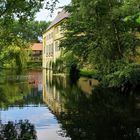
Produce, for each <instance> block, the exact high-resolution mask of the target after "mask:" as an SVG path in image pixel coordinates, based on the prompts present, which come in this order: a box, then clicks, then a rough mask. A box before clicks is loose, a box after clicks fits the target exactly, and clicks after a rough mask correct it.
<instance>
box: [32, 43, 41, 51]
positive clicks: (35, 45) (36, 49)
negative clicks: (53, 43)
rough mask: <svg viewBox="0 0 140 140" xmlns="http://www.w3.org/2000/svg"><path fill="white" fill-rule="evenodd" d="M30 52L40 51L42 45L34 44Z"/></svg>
mask: <svg viewBox="0 0 140 140" xmlns="http://www.w3.org/2000/svg"><path fill="white" fill-rule="evenodd" d="M31 49H32V51H42V50H43V44H42V43H34V44H33V45H32V47H31Z"/></svg>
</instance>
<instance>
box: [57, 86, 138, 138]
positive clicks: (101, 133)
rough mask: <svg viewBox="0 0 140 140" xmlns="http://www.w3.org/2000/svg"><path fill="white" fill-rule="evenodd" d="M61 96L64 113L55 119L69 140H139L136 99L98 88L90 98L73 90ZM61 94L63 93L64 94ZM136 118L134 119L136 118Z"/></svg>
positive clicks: (75, 89)
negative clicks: (60, 123)
mask: <svg viewBox="0 0 140 140" xmlns="http://www.w3.org/2000/svg"><path fill="white" fill-rule="evenodd" d="M66 91H67V92H66V93H65V94H63V98H64V101H65V102H64V107H65V110H67V112H64V113H62V114H61V115H59V116H58V118H59V120H60V121H61V122H62V128H63V129H64V130H66V131H67V136H70V137H71V138H72V140H79V139H80V140H92V139H94V140H138V139H140V135H139V134H138V133H137V130H138V128H140V116H139V115H138V114H137V110H136V109H135V98H134V97H131V100H130V98H129V97H124V96H123V95H120V94H119V93H117V91H113V90H107V89H102V88H97V89H95V90H94V92H93V94H92V95H91V96H90V97H87V96H86V95H85V94H84V93H83V92H82V91H81V90H80V89H78V88H77V87H76V86H73V87H72V88H71V90H70V89H67V90H66ZM63 93H64V92H63ZM136 116H137V117H136Z"/></svg>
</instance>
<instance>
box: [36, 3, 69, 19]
mask: <svg viewBox="0 0 140 140" xmlns="http://www.w3.org/2000/svg"><path fill="white" fill-rule="evenodd" d="M70 2H71V0H59V3H57V5H56V8H55V10H54V12H53V13H52V14H51V13H50V11H48V10H46V9H45V8H44V9H41V10H40V12H38V13H37V14H36V18H35V19H36V20H37V21H52V20H53V19H54V18H55V17H56V15H57V13H58V12H59V11H61V9H60V8H58V7H62V6H64V5H68V4H69V3H70ZM50 14H51V16H50Z"/></svg>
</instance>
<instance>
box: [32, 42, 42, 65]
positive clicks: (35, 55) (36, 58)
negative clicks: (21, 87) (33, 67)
mask: <svg viewBox="0 0 140 140" xmlns="http://www.w3.org/2000/svg"><path fill="white" fill-rule="evenodd" d="M42 48H43V45H42V43H34V44H33V45H32V47H31V54H30V61H33V62H40V61H42Z"/></svg>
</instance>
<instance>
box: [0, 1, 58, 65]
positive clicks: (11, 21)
mask: <svg viewBox="0 0 140 140" xmlns="http://www.w3.org/2000/svg"><path fill="white" fill-rule="evenodd" d="M57 2H58V0H51V1H49V0H22V1H17V0H1V1H0V55H1V56H0V57H1V58H2V59H1V60H0V62H1V63H3V62H2V61H3V58H4V57H3V56H4V54H5V51H9V50H10V52H11V50H13V53H15V51H14V50H15V49H16V48H17V47H18V48H20V49H21V50H23V49H24V48H27V47H28V43H29V42H34V41H39V38H38V37H40V34H41V32H42V30H43V29H44V27H42V26H44V25H45V27H46V26H48V23H44V22H40V23H39V22H34V21H33V20H34V16H35V14H36V12H38V11H39V10H40V9H41V8H42V7H43V6H46V8H47V9H48V10H51V11H53V8H54V6H55V5H56V3H57ZM29 21H30V22H29ZM30 27H32V28H33V27H34V28H36V27H37V29H38V30H37V32H34V31H33V29H32V28H31V29H32V30H31V29H30V30H29V28H30ZM39 28H40V29H42V30H40V29H39ZM27 31H28V32H27ZM30 35H31V37H29V36H30ZM19 40H20V43H19ZM25 42H26V43H25ZM13 44H14V45H13ZM25 44H26V45H27V46H25ZM11 46H12V47H13V48H12V49H9V48H11ZM21 47H22V48H21ZM7 54H8V53H7ZM21 54H23V52H22V53H21ZM25 55H26V54H25ZM6 57H7V58H8V57H9V58H8V59H10V58H11V57H12V59H13V57H14V61H16V64H18V65H20V66H21V64H22V63H21V61H20V60H21V59H20V54H19V53H18V55H12V56H10V55H8V56H7V55H6ZM20 66H18V67H20Z"/></svg>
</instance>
